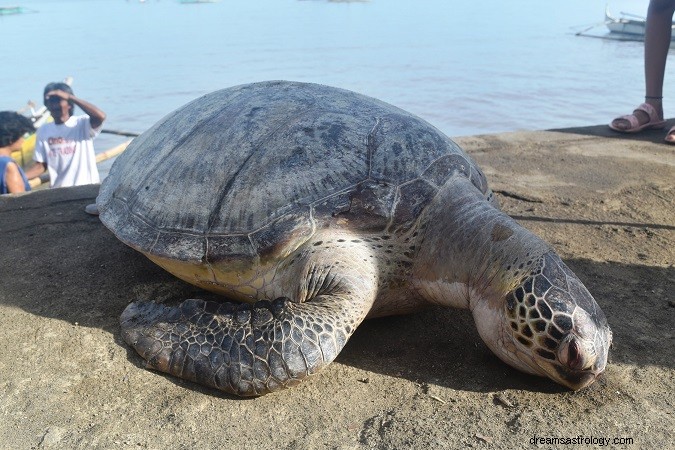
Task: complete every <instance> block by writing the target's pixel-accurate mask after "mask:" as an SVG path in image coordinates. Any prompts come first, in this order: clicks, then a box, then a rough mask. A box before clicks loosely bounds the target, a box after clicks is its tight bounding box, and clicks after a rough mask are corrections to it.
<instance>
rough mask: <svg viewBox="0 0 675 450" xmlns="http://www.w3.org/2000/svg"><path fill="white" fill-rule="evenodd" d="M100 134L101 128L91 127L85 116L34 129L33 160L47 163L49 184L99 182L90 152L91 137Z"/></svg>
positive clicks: (91, 146) (93, 158)
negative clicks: (35, 131) (35, 130)
mask: <svg viewBox="0 0 675 450" xmlns="http://www.w3.org/2000/svg"><path fill="white" fill-rule="evenodd" d="M100 133H101V127H98V128H96V129H94V128H92V127H91V123H90V122H89V116H86V115H85V116H72V117H70V118H69V119H68V120H67V121H65V122H64V123H62V124H58V125H57V124H56V123H54V122H50V123H46V124H44V125H42V126H41V127H40V128H38V130H37V133H36V139H35V155H34V156H33V159H34V160H35V161H37V162H39V163H47V169H48V170H49V185H50V186H51V187H67V186H80V185H83V184H94V183H100V181H101V180H100V178H99V175H98V168H97V167H96V155H95V154H94V138H95V137H96V136H98V135H99V134H100Z"/></svg>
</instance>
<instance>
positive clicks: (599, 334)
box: [473, 251, 612, 390]
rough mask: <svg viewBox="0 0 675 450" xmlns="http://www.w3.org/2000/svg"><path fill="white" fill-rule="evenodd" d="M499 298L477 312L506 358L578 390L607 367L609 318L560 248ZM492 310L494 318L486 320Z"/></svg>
mask: <svg viewBox="0 0 675 450" xmlns="http://www.w3.org/2000/svg"><path fill="white" fill-rule="evenodd" d="M499 297H500V298H499V299H498V300H497V299H496V298H492V299H488V301H482V302H477V303H476V304H475V306H474V308H473V311H474V317H475V318H476V323H477V325H478V330H479V333H480V334H481V337H482V338H483V340H484V341H485V342H486V344H487V345H488V346H489V347H490V349H491V350H492V351H493V352H495V353H496V354H497V355H498V356H499V357H500V358H501V359H502V360H503V361H505V362H506V363H508V364H509V365H511V366H513V367H516V368H518V369H520V370H522V371H524V372H528V373H532V374H535V375H540V376H546V377H549V378H551V379H552V380H554V381H556V382H557V383H560V384H562V385H564V386H566V387H569V388H571V389H574V390H577V389H581V388H583V387H585V386H588V385H589V384H591V383H592V382H593V381H595V379H596V378H597V377H598V376H599V375H600V374H601V373H602V372H603V371H604V370H605V366H606V364H607V353H608V350H609V346H610V344H611V342H612V332H611V331H610V329H609V326H608V325H607V319H606V318H605V315H604V314H603V312H602V310H601V309H600V307H599V306H598V304H597V303H596V302H595V300H594V299H593V297H592V296H591V294H590V293H589V292H588V290H587V289H586V288H585V287H584V285H583V284H582V283H581V281H580V280H579V279H578V278H577V277H576V275H574V273H572V271H571V270H570V269H569V268H568V267H567V266H566V265H565V264H564V263H563V262H562V261H561V260H560V258H559V257H558V255H556V254H555V253H554V252H552V251H549V252H548V253H545V254H544V255H543V256H542V257H541V258H540V259H539V260H538V261H535V262H534V266H533V267H532V268H531V270H530V271H529V272H528V275H527V276H526V277H525V278H524V279H523V280H522V282H520V283H519V285H518V286H516V288H515V289H511V290H509V292H508V293H507V294H506V295H505V296H503V295H500V296H499ZM488 314H489V315H491V316H492V317H491V318H490V319H492V320H489V321H488V320H485V319H486V317H485V316H486V315H488ZM495 316H497V317H495ZM487 322H492V325H491V326H490V324H488V323H487ZM495 325H496V326H495Z"/></svg>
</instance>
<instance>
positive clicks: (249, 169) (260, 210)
mask: <svg viewBox="0 0 675 450" xmlns="http://www.w3.org/2000/svg"><path fill="white" fill-rule="evenodd" d="M453 176H464V177H467V178H470V179H471V181H472V182H473V183H474V185H475V186H476V187H477V188H478V189H480V190H481V191H482V192H484V193H485V192H487V184H486V182H485V178H484V176H483V174H482V173H481V172H480V170H479V169H478V167H477V166H476V165H475V163H474V162H473V161H472V160H471V159H470V158H469V157H468V156H467V155H466V154H465V153H464V152H463V151H462V150H461V149H460V148H459V147H458V146H457V145H456V144H455V143H454V142H452V141H451V140H450V139H449V138H448V137H446V136H445V135H443V134H442V133H441V132H439V131H438V130H437V129H436V128H434V127H433V126H431V125H430V124H428V123H427V122H425V121H424V120H422V119H420V118H418V117H416V116H414V115H412V114H410V113H408V112H405V111H403V110H401V109H399V108H396V107H394V106H391V105H389V104H387V103H384V102H381V101H379V100H376V99H373V98H370V97H366V96H363V95H360V94H357V93H354V92H351V91H347V90H343V89H337V88H333V87H328V86H322V85H317V84H307V83H296V82H285V81H274V82H262V83H254V84H247V85H242V86H237V87H233V88H229V89H223V90H220V91H216V92H213V93H211V94H208V95H205V96H203V97H201V98H199V99H197V100H195V101H193V102H191V103H189V104H187V105H185V106H183V107H182V108H180V109H178V110H176V111H174V112H172V113H171V114H169V115H168V116H166V117H165V118H163V119H162V120H161V121H160V122H158V123H157V124H156V125H154V126H153V127H152V128H150V129H149V130H148V131H146V132H145V133H143V134H142V135H141V136H139V137H138V138H136V139H134V141H133V142H132V143H131V145H129V147H128V149H127V150H126V151H125V152H124V153H123V154H122V155H121V156H119V157H118V158H117V160H116V162H115V163H114V165H113V166H112V168H111V170H110V173H109V176H108V177H107V178H106V179H105V180H104V182H103V184H102V186H101V190H100V193H99V196H98V199H97V205H98V207H99V211H100V218H101V220H102V221H103V223H104V224H105V225H106V226H107V227H108V228H110V229H111V230H112V231H113V232H114V233H115V234H116V235H117V237H118V238H120V239H121V240H122V241H123V242H125V243H126V244H128V245H130V246H132V247H134V248H136V249H138V250H140V251H142V252H144V253H146V254H148V255H153V256H156V257H159V258H162V259H169V260H179V261H184V262H189V263H192V264H200V263H209V264H212V263H218V262H223V261H228V260H229V261H236V260H242V259H245V260H250V258H265V257H268V258H278V257H279V256H280V255H282V254H288V253H289V252H290V251H292V250H294V249H295V248H297V247H298V246H299V245H301V244H302V243H303V242H305V241H306V240H307V239H309V237H310V236H311V235H312V234H313V233H314V232H315V231H316V230H317V229H319V228H324V227H349V228H350V229H351V230H354V231H356V232H357V233H358V232H361V231H362V232H392V233H393V232H397V231H401V230H406V229H409V228H410V227H412V224H413V223H414V221H415V219H416V218H417V217H418V216H419V214H420V212H421V211H422V210H423V209H424V207H425V206H426V205H427V204H428V203H429V202H430V201H431V199H433V197H434V196H435V194H436V192H437V191H438V188H439V187H440V186H442V185H443V184H444V183H445V182H446V181H447V180H448V179H449V178H451V177H453Z"/></svg>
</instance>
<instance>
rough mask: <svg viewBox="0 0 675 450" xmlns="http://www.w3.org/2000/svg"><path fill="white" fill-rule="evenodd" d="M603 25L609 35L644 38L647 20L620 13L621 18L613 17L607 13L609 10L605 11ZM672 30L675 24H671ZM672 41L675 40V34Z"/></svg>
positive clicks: (674, 28)
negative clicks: (607, 29)
mask: <svg viewBox="0 0 675 450" xmlns="http://www.w3.org/2000/svg"><path fill="white" fill-rule="evenodd" d="M605 25H607V28H609V31H610V32H611V33H616V34H622V35H624V36H629V37H638V38H644V37H645V29H646V28H647V20H646V19H645V18H644V17H640V16H636V15H634V14H629V13H624V12H622V13H621V17H619V18H617V17H613V16H612V15H611V14H610V13H609V8H606V9H605ZM673 30H675V22H674V23H673ZM672 39H674V40H675V33H673V36H672Z"/></svg>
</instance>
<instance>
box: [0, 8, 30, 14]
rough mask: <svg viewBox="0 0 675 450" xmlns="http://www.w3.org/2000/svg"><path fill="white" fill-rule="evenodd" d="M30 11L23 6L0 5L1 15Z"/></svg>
mask: <svg viewBox="0 0 675 450" xmlns="http://www.w3.org/2000/svg"><path fill="white" fill-rule="evenodd" d="M25 12H28V11H27V10H26V8H23V7H21V6H0V16H8V15H10V14H23V13H25Z"/></svg>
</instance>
